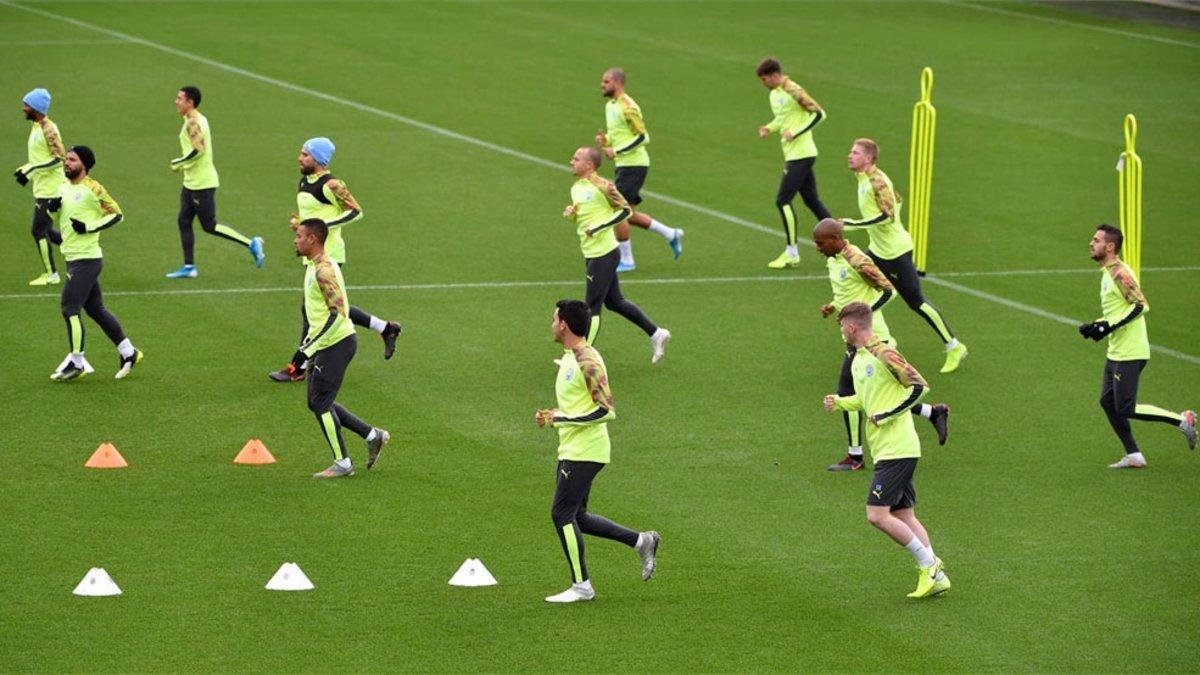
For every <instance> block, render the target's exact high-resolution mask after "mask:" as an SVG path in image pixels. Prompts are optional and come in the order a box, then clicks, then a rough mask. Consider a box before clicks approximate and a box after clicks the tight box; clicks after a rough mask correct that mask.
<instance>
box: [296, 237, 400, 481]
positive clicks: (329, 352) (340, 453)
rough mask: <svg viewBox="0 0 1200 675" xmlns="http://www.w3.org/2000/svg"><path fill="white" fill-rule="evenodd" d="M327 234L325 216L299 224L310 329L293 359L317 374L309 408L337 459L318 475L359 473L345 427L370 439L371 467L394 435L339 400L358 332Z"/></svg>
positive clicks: (298, 242)
mask: <svg viewBox="0 0 1200 675" xmlns="http://www.w3.org/2000/svg"><path fill="white" fill-rule="evenodd" d="M328 239H329V227H328V226H327V225H326V224H325V221H323V220H321V219H320V218H309V219H306V220H304V221H302V222H300V223H299V224H298V225H297V227H296V237H295V240H294V242H295V246H296V255H297V256H302V257H303V258H304V259H305V260H307V261H308V264H307V265H306V266H305V270H304V313H305V315H306V316H307V317H308V325H309V329H308V333H307V334H306V335H305V336H304V340H303V341H302V342H301V343H300V347H299V348H297V350H296V354H295V356H293V357H292V365H294V366H295V367H296V368H300V367H301V366H302V365H303V364H304V363H306V362H307V363H308V364H309V365H308V368H309V370H311V371H312V376H311V377H309V378H308V409H309V410H311V411H312V412H313V414H314V415H316V416H317V424H318V426H320V427H321V433H323V434H324V435H325V441H326V442H327V443H328V444H329V449H330V450H332V451H333V465H331V466H330V467H329V468H328V469H325V470H324V471H321V472H320V473H315V474H313V478H341V477H343V476H353V475H354V464H353V463H352V462H351V461H350V453H349V452H347V451H346V440H345V438H344V437H343V436H342V427H347V428H349V429H350V430H351V431H353V432H354V433H356V434H358V435H359V436H362V438H363V440H365V441H366V442H367V468H368V469H370V468H371V467H372V466H374V465H375V461H376V460H378V459H379V452H380V451H381V450H383V446H385V445H387V443H388V441H390V440H391V439H392V436H391V434H389V433H388V432H387V431H386V430H384V429H380V428H378V427H374V426H371V425H370V424H367V423H366V422H364V421H362V420H361V419H359V418H358V417H355V416H354V414H353V413H351V412H350V411H349V410H346V409H345V408H343V407H342V406H341V405H340V404H338V402H337V395H338V390H340V389H341V388H342V380H343V379H344V378H345V376H346V369H347V368H349V367H350V361H351V360H353V359H354V352H355V351H357V349H358V337H357V336H356V335H355V334H354V324H352V323H350V317H349V308H350V302H349V300H348V299H347V297H346V283H345V281H344V280H343V279H342V270H341V268H340V267H338V264H337V261H335V260H334V259H333V258H332V257H330V256H329V255H328V254H327V253H326V252H325V243H326V242H327V241H328Z"/></svg>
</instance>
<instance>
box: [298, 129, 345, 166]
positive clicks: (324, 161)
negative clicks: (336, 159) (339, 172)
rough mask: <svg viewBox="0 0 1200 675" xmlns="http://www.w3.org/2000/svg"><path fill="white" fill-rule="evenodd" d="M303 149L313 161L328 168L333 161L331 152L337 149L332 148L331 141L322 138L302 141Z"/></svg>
mask: <svg viewBox="0 0 1200 675" xmlns="http://www.w3.org/2000/svg"><path fill="white" fill-rule="evenodd" d="M304 149H305V150H307V151H308V154H310V155H312V158H313V159H315V160H317V164H320V165H321V166H328V165H329V163H330V162H332V161H333V152H334V150H336V149H337V148H335V147H334V145H333V141H331V140H329V139H328V138H325V137H324V136H318V137H316V138H310V139H308V140H307V141H304Z"/></svg>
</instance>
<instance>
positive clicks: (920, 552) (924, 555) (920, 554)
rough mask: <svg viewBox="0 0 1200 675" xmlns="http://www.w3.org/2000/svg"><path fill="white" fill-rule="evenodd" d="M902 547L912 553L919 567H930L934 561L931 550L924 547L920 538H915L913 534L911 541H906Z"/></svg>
mask: <svg viewBox="0 0 1200 675" xmlns="http://www.w3.org/2000/svg"><path fill="white" fill-rule="evenodd" d="M904 548H906V549H908V552H909V553H911V554H912V557H913V558H914V559H916V561H917V564H918V565H920V566H921V567H931V566H932V565H933V563H935V562H936V560H934V558H933V550H932V549H929V548H926V547H925V545H924V544H922V543H921V540H920V539H917V536H916V535H913V538H912V541H910V542H908V544H906V545H905V546H904Z"/></svg>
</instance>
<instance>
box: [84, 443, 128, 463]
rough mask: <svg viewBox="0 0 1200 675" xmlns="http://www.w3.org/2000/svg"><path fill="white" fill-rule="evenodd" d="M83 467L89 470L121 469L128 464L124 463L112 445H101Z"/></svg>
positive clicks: (123, 459)
mask: <svg viewBox="0 0 1200 675" xmlns="http://www.w3.org/2000/svg"><path fill="white" fill-rule="evenodd" d="M83 465H84V466H86V467H87V468H89V469H123V468H125V467H127V466H129V462H126V461H125V458H124V457H122V456H121V453H119V452H117V449H116V448H115V447H113V444H112V443H101V444H100V447H98V448H96V451H95V452H93V453H92V456H91V457H89V458H88V461H87V462H85V463H84V464H83Z"/></svg>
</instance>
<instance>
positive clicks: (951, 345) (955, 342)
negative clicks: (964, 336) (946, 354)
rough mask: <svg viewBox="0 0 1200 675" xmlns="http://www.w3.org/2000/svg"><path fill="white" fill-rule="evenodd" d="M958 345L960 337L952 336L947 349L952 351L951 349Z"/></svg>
mask: <svg viewBox="0 0 1200 675" xmlns="http://www.w3.org/2000/svg"><path fill="white" fill-rule="evenodd" d="M957 346H958V338H950V341H949V342H947V343H946V351H950V350H951V349H954V348H955V347H957Z"/></svg>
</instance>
